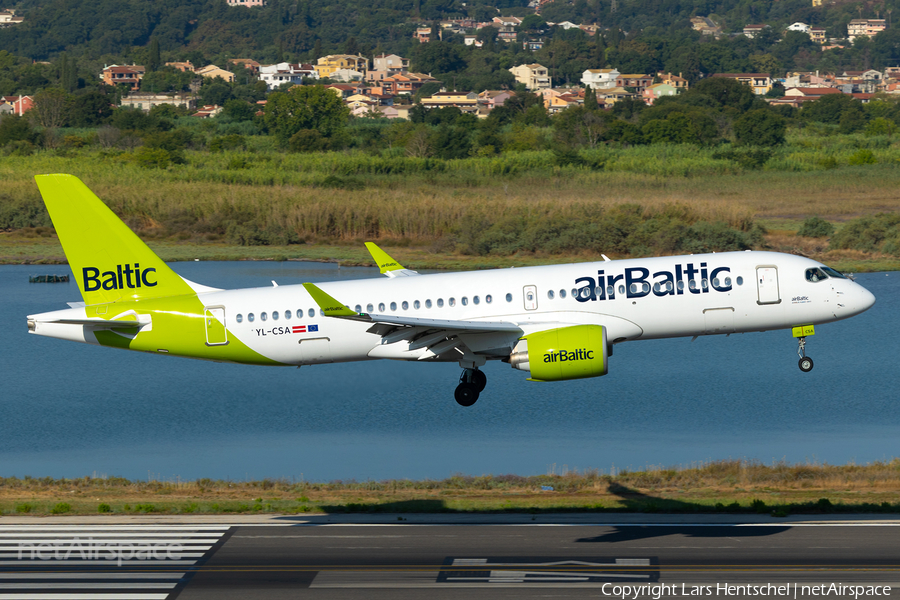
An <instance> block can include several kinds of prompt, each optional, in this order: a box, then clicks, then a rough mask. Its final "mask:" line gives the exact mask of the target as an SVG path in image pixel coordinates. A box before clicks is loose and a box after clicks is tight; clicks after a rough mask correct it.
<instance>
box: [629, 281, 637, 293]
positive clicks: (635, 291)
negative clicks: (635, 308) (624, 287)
mask: <svg viewBox="0 0 900 600" xmlns="http://www.w3.org/2000/svg"><path fill="white" fill-rule="evenodd" d="M628 289H629V291H631V293H632V294H636V293H637V284H636V283H632V284H631V285H630V286H628Z"/></svg>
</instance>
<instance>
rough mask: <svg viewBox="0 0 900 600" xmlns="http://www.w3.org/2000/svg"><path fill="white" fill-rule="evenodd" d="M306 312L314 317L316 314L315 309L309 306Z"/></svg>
mask: <svg viewBox="0 0 900 600" xmlns="http://www.w3.org/2000/svg"><path fill="white" fill-rule="evenodd" d="M306 314H308V315H309V316H310V317H314V316H316V309H314V308H311V309H309V310H308V311H306Z"/></svg>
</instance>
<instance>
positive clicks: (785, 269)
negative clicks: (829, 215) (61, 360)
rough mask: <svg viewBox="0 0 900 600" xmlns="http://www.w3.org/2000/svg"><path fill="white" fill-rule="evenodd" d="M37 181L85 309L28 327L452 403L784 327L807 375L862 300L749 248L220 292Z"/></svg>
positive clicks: (37, 317)
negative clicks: (342, 376) (361, 365)
mask: <svg viewBox="0 0 900 600" xmlns="http://www.w3.org/2000/svg"><path fill="white" fill-rule="evenodd" d="M35 180H36V182H37V185H38V188H39V189H40V193H41V195H42V197H43V199H44V203H45V204H46V206H47V210H48V212H49V213H50V217H51V219H52V220H53V224H54V227H55V228H56V232H57V234H58V236H59V239H60V242H61V243H62V246H63V250H64V252H65V254H66V257H67V259H68V261H69V264H70V266H71V268H72V271H73V274H74V276H75V280H76V281H77V282H78V287H79V289H80V291H81V296H82V300H83V302H71V303H69V308H67V309H63V310H57V311H52V312H45V313H41V314H34V315H29V316H28V317H27V321H28V330H29V332H30V333H32V334H35V335H42V336H48V337H53V338H60V339H65V340H72V341H76V342H85V343H89V344H99V345H101V346H108V347H112V348H122V349H128V350H137V351H141V352H150V353H153V354H165V355H170V356H184V357H190V358H197V359H204V360H211V361H220V362H230V363H245V364H257V365H280V366H297V367H299V366H306V365H316V364H322V363H339V362H350V361H361V360H374V359H391V360H404V361H417V362H418V361H428V362H447V363H458V364H459V366H460V367H461V368H462V369H463V370H462V374H461V376H460V380H459V383H458V385H457V387H456V389H455V393H454V397H455V399H456V401H457V402H458V403H459V404H460V405H462V406H471V405H473V404H474V403H475V402H476V401H477V400H478V397H479V395H480V393H481V392H482V391H483V390H484V389H485V386H486V384H487V377H486V375H485V373H484V371H483V370H482V369H481V367H483V366H484V365H485V364H486V363H487V361H502V362H505V363H508V364H509V365H510V366H511V367H512V368H514V369H518V370H520V371H527V372H528V374H529V377H528V379H529V380H530V381H543V382H548V381H562V380H569V379H579V378H585V377H599V376H602V375H605V374H606V373H607V372H608V370H609V359H610V357H612V356H613V349H614V347H615V346H616V345H617V344H621V343H623V342H631V341H636V340H651V339H661V338H673V337H691V338H694V339H696V338H697V337H698V336H701V335H730V334H732V333H744V332H755V331H769V330H777V329H790V330H791V331H792V334H793V337H795V338H797V343H798V347H797V352H798V354H799V356H800V360H799V367H800V370H801V371H804V372H809V371H810V370H811V369H812V368H813V361H812V359H811V358H810V357H809V356H807V355H806V350H805V348H806V338H807V337H808V336H811V335H814V334H815V325H818V324H821V323H830V322H832V321H838V320H841V319H846V318H849V317H852V316H854V315H858V314H860V313H862V312H863V311H865V310H867V309H869V308H870V307H871V306H872V305H873V304H874V303H875V296H873V295H872V293H870V292H869V291H868V290H866V289H865V288H864V287H862V286H861V285H859V284H858V283H856V282H855V281H853V280H852V279H851V278H849V277H847V276H846V275H844V274H842V273H840V272H838V271H836V270H834V269H832V268H830V267H827V266H826V265H824V264H822V263H820V262H817V261H815V260H811V259H809V258H805V257H802V256H795V255H790V254H783V253H777V252H765V251H749V250H748V251H744V252H722V253H711V254H697V255H687V256H664V257H653V258H634V259H625V260H610V259H609V258H607V257H606V256H605V255H601V257H602V258H603V260H602V261H598V262H585V263H576V264H560V265H548V266H539V267H523V268H507V269H494V270H485V271H474V272H459V273H435V274H428V275H421V274H419V273H417V272H415V271H412V270H409V269H406V268H404V267H403V266H402V265H400V264H399V263H397V262H396V261H395V260H394V259H392V258H391V257H390V256H389V255H388V254H386V253H385V252H384V251H383V250H381V249H380V248H379V247H378V246H376V245H375V244H373V243H367V244H366V245H367V248H368V249H369V251H370V253H371V254H372V257H373V259H374V260H375V262H376V264H377V265H378V267H379V269H380V271H381V273H382V274H383V275H385V276H386V278H374V279H364V280H353V281H335V282H329V283H319V284H312V283H303V284H301V285H281V286H279V285H277V284H276V283H275V282H274V281H273V282H272V283H273V285H272V287H261V288H250V289H237V290H222V289H217V288H212V287H208V286H204V285H201V284H198V283H194V282H192V281H188V280H187V279H185V278H183V277H181V276H179V275H178V274H177V273H175V271H173V270H172V269H171V268H170V267H169V266H168V265H166V264H165V263H164V262H163V261H162V260H160V258H159V257H158V256H156V254H154V252H153V251H152V250H151V249H150V248H149V247H148V246H147V245H146V244H144V243H143V242H142V241H141V240H140V238H138V236H137V235H135V233H134V232H132V231H131V230H130V229H129V228H128V227H127V226H126V225H125V224H124V223H123V222H122V221H121V220H120V219H119V218H118V217H117V216H116V215H115V214H114V213H113V212H112V211H111V210H110V209H109V208H108V207H107V206H106V205H105V204H104V203H103V202H102V201H101V200H100V199H99V198H98V197H97V196H96V195H94V194H93V193H92V192H91V190H90V189H88V187H87V186H86V185H85V184H84V183H82V182H81V181H80V180H79V179H78V178H76V177H74V176H72V175H66V174H56V175H38V176H36V177H35Z"/></svg>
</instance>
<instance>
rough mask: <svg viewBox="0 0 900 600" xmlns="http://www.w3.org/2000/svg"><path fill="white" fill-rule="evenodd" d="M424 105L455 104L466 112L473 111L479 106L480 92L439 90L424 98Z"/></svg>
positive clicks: (427, 106) (429, 106)
mask: <svg viewBox="0 0 900 600" xmlns="http://www.w3.org/2000/svg"><path fill="white" fill-rule="evenodd" d="M422 106H424V107H425V108H445V107H448V106H455V107H456V108H459V109H461V110H465V111H466V112H471V111H472V110H474V109H477V108H478V94H476V93H475V92H438V93H437V94H433V95H431V96H430V97H428V98H422ZM466 109H468V110H466Z"/></svg>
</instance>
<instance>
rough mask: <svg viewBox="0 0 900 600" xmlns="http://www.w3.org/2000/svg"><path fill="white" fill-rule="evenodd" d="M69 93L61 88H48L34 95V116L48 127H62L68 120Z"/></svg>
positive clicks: (40, 123)
mask: <svg viewBox="0 0 900 600" xmlns="http://www.w3.org/2000/svg"><path fill="white" fill-rule="evenodd" d="M68 96H69V95H68V94H67V93H66V92H65V91H63V90H61V89H59V88H48V89H46V90H42V91H40V92H38V93H37V94H35V95H34V108H33V109H32V110H33V111H34V112H33V114H34V118H35V119H36V120H37V122H38V124H39V125H41V126H42V127H46V128H48V129H53V128H54V127H61V126H62V125H63V124H64V123H65V121H66V104H67V102H68Z"/></svg>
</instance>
